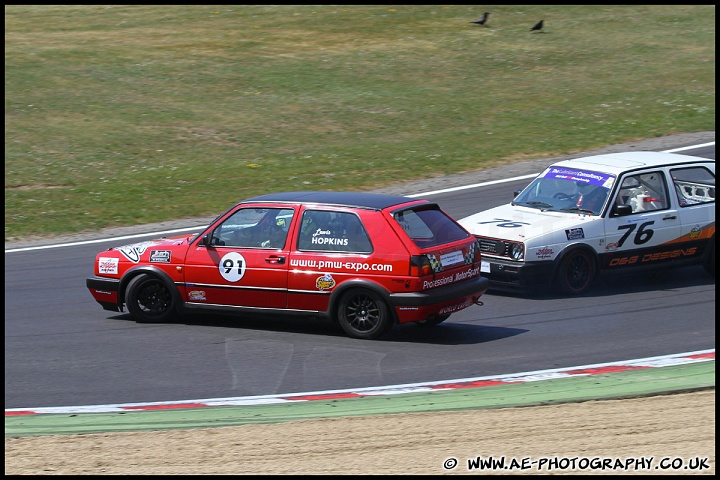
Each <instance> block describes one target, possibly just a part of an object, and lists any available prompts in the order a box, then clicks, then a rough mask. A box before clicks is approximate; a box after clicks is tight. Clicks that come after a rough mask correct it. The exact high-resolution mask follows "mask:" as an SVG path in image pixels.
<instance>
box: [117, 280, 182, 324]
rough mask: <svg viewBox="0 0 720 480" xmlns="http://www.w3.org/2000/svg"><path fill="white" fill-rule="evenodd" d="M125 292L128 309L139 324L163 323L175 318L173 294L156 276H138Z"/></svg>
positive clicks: (131, 281)
mask: <svg viewBox="0 0 720 480" xmlns="http://www.w3.org/2000/svg"><path fill="white" fill-rule="evenodd" d="M125 292H126V293H125V303H126V304H127V309H128V311H129V312H130V315H132V317H133V318H134V319H135V321H136V322H138V323H162V322H167V321H168V320H170V319H172V318H173V317H174V316H175V313H176V304H175V298H174V297H173V292H172V291H170V289H169V288H168V286H167V285H166V284H165V283H164V282H163V281H162V280H161V279H160V278H158V277H156V276H154V275H148V274H145V273H143V274H140V275H138V276H137V277H135V278H133V279H132V280H130V283H128V286H127V289H126V290H125Z"/></svg>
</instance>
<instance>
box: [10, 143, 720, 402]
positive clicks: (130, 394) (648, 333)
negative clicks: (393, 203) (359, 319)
mask: <svg viewBox="0 0 720 480" xmlns="http://www.w3.org/2000/svg"><path fill="white" fill-rule="evenodd" d="M705 142H706V143H705V144H704V146H700V147H697V148H694V149H691V150H683V151H681V152H678V153H684V154H690V155H697V156H702V157H707V158H713V159H714V158H715V145H714V133H713V134H712V135H711V137H710V139H709V140H708V139H705ZM697 144H702V142H700V141H695V142H690V141H686V142H685V143H682V142H680V143H677V144H674V145H665V144H661V143H657V144H653V145H654V147H653V148H642V149H646V150H670V149H673V148H675V147H683V146H686V145H697ZM615 151H620V150H617V149H616V150H615ZM592 153H595V152H592ZM574 156H580V155H574ZM556 160H557V159H546V160H543V161H536V162H528V163H526V164H521V165H513V166H512V167H503V168H499V169H492V170H489V171H485V172H482V173H481V174H480V175H479V176H476V177H473V176H470V175H465V176H457V177H448V178H446V179H433V180H428V181H427V182H416V183H414V184H408V185H404V186H397V187H393V189H385V190H383V191H385V192H388V193H403V194H408V195H414V196H424V197H426V198H429V199H431V200H434V201H437V202H438V203H439V204H440V205H441V206H442V207H443V209H445V210H446V211H447V212H448V213H450V214H451V215H452V216H454V217H455V218H462V217H464V216H467V215H469V214H471V213H474V212H476V211H479V210H484V209H487V208H490V207H494V206H497V205H500V204H503V203H506V202H508V201H510V199H511V198H512V192H513V190H515V189H518V188H522V187H523V186H524V185H526V184H527V183H528V182H529V181H530V179H529V178H525V179H520V180H516V181H513V182H502V183H493V182H494V181H497V180H502V179H506V178H510V177H517V176H520V175H529V174H534V173H538V172H539V171H540V170H542V168H543V167H544V166H546V165H547V164H550V163H553V162H554V161H556ZM521 170H522V171H521ZM469 180H478V181H477V182H473V181H469ZM473 183H477V184H478V185H477V186H474V187H470V188H460V187H462V186H465V187H467V186H468V185H472V184H473ZM391 190H394V191H392V192H391ZM443 190H445V191H443ZM433 192H437V193H433ZM210 220H211V219H207V221H210ZM201 224H202V223H192V222H190V223H188V221H185V222H184V225H176V227H177V228H185V227H194V226H197V225H201ZM158 230H160V229H155V230H154V231H158ZM148 231H151V232H152V231H153V230H150V229H149V228H145V229H143V230H138V232H142V233H146V232H148ZM192 231H195V229H190V230H188V233H191V232H192ZM156 236H158V235H157V234H152V233H151V234H149V235H144V236H136V237H134V238H133V239H128V240H126V239H119V238H117V235H116V238H114V239H111V240H107V241H99V242H95V243H82V242H80V241H78V242H70V244H69V245H67V246H61V247H56V248H46V247H49V245H43V246H39V247H32V246H31V247H28V248H21V247H27V245H13V246H10V247H9V246H8V245H6V253H5V408H6V409H8V408H31V407H50V406H66V405H96V404H109V403H113V404H115V403H139V402H164V401H174V400H183V399H200V398H220V397H237V396H249V395H272V394H278V393H293V392H311V391H320V390H336V389H348V388H362V387H373V386H384V385H396V384H408V383H419V382H432V381H441V380H451V379H460V378H470V377H479V376H489V375H502V374H508V373H512V372H525V371H534V370H544V369H555V368H563V367H569V366H573V365H588V364H596V363H605V362H615V361H620V360H625V359H634V358H643V357H654V356H661V355H670V354H676V353H681V352H691V351H698V350H706V349H714V348H715V280H714V279H713V278H711V277H709V276H708V275H706V274H705V271H704V270H703V269H702V267H688V268H681V269H676V270H672V271H669V272H668V273H667V274H666V275H661V276H657V277H650V276H648V275H647V274H640V275H627V276H624V277H608V278H604V279H601V280H600V282H598V284H597V287H596V288H595V290H594V291H593V292H592V293H590V294H588V295H585V296H582V297H578V298H564V297H560V296H553V295H540V296H536V297H523V296H519V295H511V294H502V293H499V292H490V293H488V294H487V295H486V296H484V297H483V299H482V300H483V301H484V303H485V305H484V306H482V307H480V306H473V307H470V308H468V309H466V310H464V311H461V312H458V313H455V314H453V316H452V317H451V318H450V319H449V320H448V321H447V322H446V323H444V324H442V325H440V326H438V327H436V328H434V329H426V328H418V327H417V326H415V325H404V326H399V327H396V328H395V329H394V330H393V331H391V333H390V334H389V335H387V336H386V337H384V338H382V339H381V340H376V341H363V340H354V339H350V338H347V337H346V336H345V335H344V334H343V333H342V331H341V330H340V329H339V327H335V326H333V325H331V324H329V323H325V322H323V321H321V320H317V321H307V320H298V319H292V318H285V317H276V318H272V317H270V318H260V317H223V316H208V315H203V316H197V317H190V318H187V319H184V320H183V321H182V322H180V323H171V324H137V323H135V322H134V321H132V320H130V319H129V316H128V315H127V314H113V313H112V312H107V311H105V310H102V309H101V308H100V306H99V305H98V304H97V303H95V301H94V300H93V299H92V297H91V296H90V293H89V292H88V291H87V289H86V287H85V278H86V277H87V276H89V275H91V274H92V263H93V259H94V256H95V254H96V253H97V252H99V251H101V250H102V249H105V248H108V247H111V246H117V245H124V244H128V243H135V242H139V241H142V240H148V239H151V238H154V237H156ZM98 238H99V237H98ZM96 240H97V238H96ZM8 248H9V249H8Z"/></svg>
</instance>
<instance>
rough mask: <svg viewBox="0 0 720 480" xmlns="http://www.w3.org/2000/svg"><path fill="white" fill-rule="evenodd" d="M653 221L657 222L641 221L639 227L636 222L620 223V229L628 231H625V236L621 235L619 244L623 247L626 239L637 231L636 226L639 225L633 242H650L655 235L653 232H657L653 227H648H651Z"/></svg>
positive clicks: (637, 243) (638, 243) (639, 243)
mask: <svg viewBox="0 0 720 480" xmlns="http://www.w3.org/2000/svg"><path fill="white" fill-rule="evenodd" d="M653 223H655V221H652V222H645V223H641V224H640V226H639V227H638V226H637V225H636V224H634V223H632V224H629V225H620V226H619V227H618V230H627V232H625V233H623V236H622V237H620V240H619V241H618V243H617V246H618V247H622V245H623V243H625V240H627V239H628V237H629V236H630V234H632V233H633V232H634V231H635V228H636V227H637V232H635V236H634V237H633V243H634V244H635V245H642V244H643V243H647V242H649V241H650V239H651V238H652V236H653V233H655V232H654V231H653V230H652V229H650V228H647V227H649V226H650V225H652V224H653Z"/></svg>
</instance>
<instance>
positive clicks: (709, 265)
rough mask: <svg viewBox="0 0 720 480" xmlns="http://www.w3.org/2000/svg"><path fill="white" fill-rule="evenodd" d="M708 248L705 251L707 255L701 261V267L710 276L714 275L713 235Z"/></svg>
mask: <svg viewBox="0 0 720 480" xmlns="http://www.w3.org/2000/svg"><path fill="white" fill-rule="evenodd" d="M708 248H709V249H710V251H709V252H708V253H707V257H706V258H705V261H704V262H703V268H704V269H705V271H706V272H707V273H708V275H710V276H711V277H715V237H714V236H713V237H712V238H711V239H710V241H709V243H708Z"/></svg>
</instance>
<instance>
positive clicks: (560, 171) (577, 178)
mask: <svg viewBox="0 0 720 480" xmlns="http://www.w3.org/2000/svg"><path fill="white" fill-rule="evenodd" d="M543 177H544V178H558V179H561V180H569V181H572V182H583V183H587V184H588V185H599V186H601V187H605V188H610V186H612V184H613V182H614V181H615V176H613V175H608V174H607V173H598V172H591V171H589V170H576V169H573V168H563V167H550V168H548V169H547V170H545V174H544V175H543Z"/></svg>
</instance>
